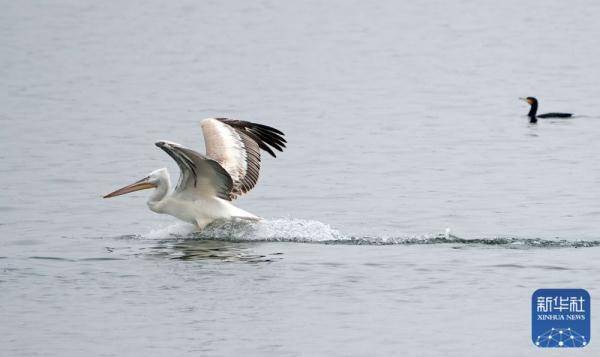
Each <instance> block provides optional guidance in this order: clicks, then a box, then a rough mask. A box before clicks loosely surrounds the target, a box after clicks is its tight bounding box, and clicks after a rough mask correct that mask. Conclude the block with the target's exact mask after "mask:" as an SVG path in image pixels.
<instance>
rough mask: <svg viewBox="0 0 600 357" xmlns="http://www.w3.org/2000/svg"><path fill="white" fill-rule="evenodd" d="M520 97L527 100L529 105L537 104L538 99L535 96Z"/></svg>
mask: <svg viewBox="0 0 600 357" xmlns="http://www.w3.org/2000/svg"><path fill="white" fill-rule="evenodd" d="M519 99H521V100H524V101H526V102H527V103H529V105H534V104H537V99H535V97H527V98H524V97H521V98H519Z"/></svg>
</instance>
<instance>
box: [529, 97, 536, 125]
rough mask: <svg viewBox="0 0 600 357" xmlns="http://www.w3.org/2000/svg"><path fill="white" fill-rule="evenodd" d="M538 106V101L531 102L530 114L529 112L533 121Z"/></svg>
mask: <svg viewBox="0 0 600 357" xmlns="http://www.w3.org/2000/svg"><path fill="white" fill-rule="evenodd" d="M537 107H538V104H537V102H534V103H533V104H531V109H529V114H527V115H528V116H529V117H530V118H531V120H532V123H533V122H534V121H533V120H534V119H535V115H536V114H537Z"/></svg>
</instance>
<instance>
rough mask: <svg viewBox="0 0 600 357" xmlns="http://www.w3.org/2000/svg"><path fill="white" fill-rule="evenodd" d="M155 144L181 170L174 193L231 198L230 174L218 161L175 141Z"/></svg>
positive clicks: (231, 183)
mask: <svg viewBox="0 0 600 357" xmlns="http://www.w3.org/2000/svg"><path fill="white" fill-rule="evenodd" d="M156 146H158V147H159V148H161V149H163V150H164V151H165V152H166V153H167V154H169V156H171V157H172V158H173V160H175V162H176V163H177V165H178V166H179V169H180V170H181V173H180V175H179V182H178V183H177V187H175V192H176V193H185V194H190V195H192V196H204V197H214V196H217V197H220V198H222V199H225V200H231V190H232V188H233V182H232V181H231V176H229V173H227V171H225V169H223V167H221V165H220V164H219V163H218V162H216V161H214V160H211V159H210V158H207V157H206V156H204V155H202V154H200V153H197V152H195V151H194V150H191V149H188V148H186V147H183V146H181V145H179V144H176V143H171V142H168V141H159V142H157V143H156Z"/></svg>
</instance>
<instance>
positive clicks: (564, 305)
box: [531, 289, 591, 348]
mask: <svg viewBox="0 0 600 357" xmlns="http://www.w3.org/2000/svg"><path fill="white" fill-rule="evenodd" d="M590 306H591V304H590V294H589V293H588V292H587V291H586V290H584V289H538V290H536V291H535V292H534V293H533V296H532V297H531V339H532V340H533V343H534V344H535V345H536V346H538V347H544V348H545V347H556V348H573V347H585V346H587V345H588V344H589V343H590V317H591V315H590Z"/></svg>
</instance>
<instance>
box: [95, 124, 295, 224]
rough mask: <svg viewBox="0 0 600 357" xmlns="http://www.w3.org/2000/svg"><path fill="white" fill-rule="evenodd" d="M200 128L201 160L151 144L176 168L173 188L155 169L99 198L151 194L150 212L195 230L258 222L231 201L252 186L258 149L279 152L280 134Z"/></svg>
mask: <svg viewBox="0 0 600 357" xmlns="http://www.w3.org/2000/svg"><path fill="white" fill-rule="evenodd" d="M201 125H202V131H203V134H204V142H205V146H206V155H202V154H200V153H198V152H196V151H194V150H192V149H189V148H186V147H184V146H181V145H179V144H177V143H173V142H169V141H159V142H157V143H156V146H158V147H159V148H161V149H162V150H164V151H165V152H166V153H167V154H169V156H171V157H172V158H173V160H175V162H176V163H177V165H178V166H179V168H180V171H181V172H180V176H179V181H178V183H177V185H176V186H175V188H172V186H171V179H170V177H169V173H168V171H167V169H159V170H156V171H153V172H151V173H150V174H149V175H148V176H147V177H145V178H143V179H141V180H139V181H137V182H135V183H133V184H131V185H129V186H125V187H123V188H121V189H119V190H116V191H114V192H111V193H109V194H108V195H106V196H104V198H109V197H115V196H119V195H123V194H126V193H129V192H134V191H138V190H143V189H149V188H154V189H155V190H154V192H153V193H152V195H151V196H150V198H149V199H148V207H149V208H150V210H152V211H153V212H156V213H164V214H169V215H171V216H174V217H177V218H179V219H181V220H183V221H186V222H189V223H192V224H195V225H196V226H198V228H199V229H203V228H204V227H206V225H208V224H209V223H211V222H212V221H214V220H217V219H231V218H241V219H249V220H258V219H259V217H257V216H255V215H253V214H251V213H249V212H246V211H244V210H242V209H240V208H237V207H235V206H234V205H233V204H232V203H231V201H232V200H233V199H235V198H237V197H238V196H240V195H243V194H245V193H246V192H248V191H250V190H251V189H252V188H253V187H254V186H255V185H256V183H257V181H258V176H259V171H260V150H261V149H263V150H265V151H267V152H268V153H269V154H271V155H272V156H273V157H275V153H274V152H273V149H275V150H278V151H283V148H285V143H286V140H285V139H284V138H283V136H284V134H283V133H282V132H281V131H279V130H277V129H275V128H272V127H269V126H266V125H261V124H256V123H251V122H247V121H241V120H233V119H226V118H210V119H204V120H203V121H202V124H201Z"/></svg>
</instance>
